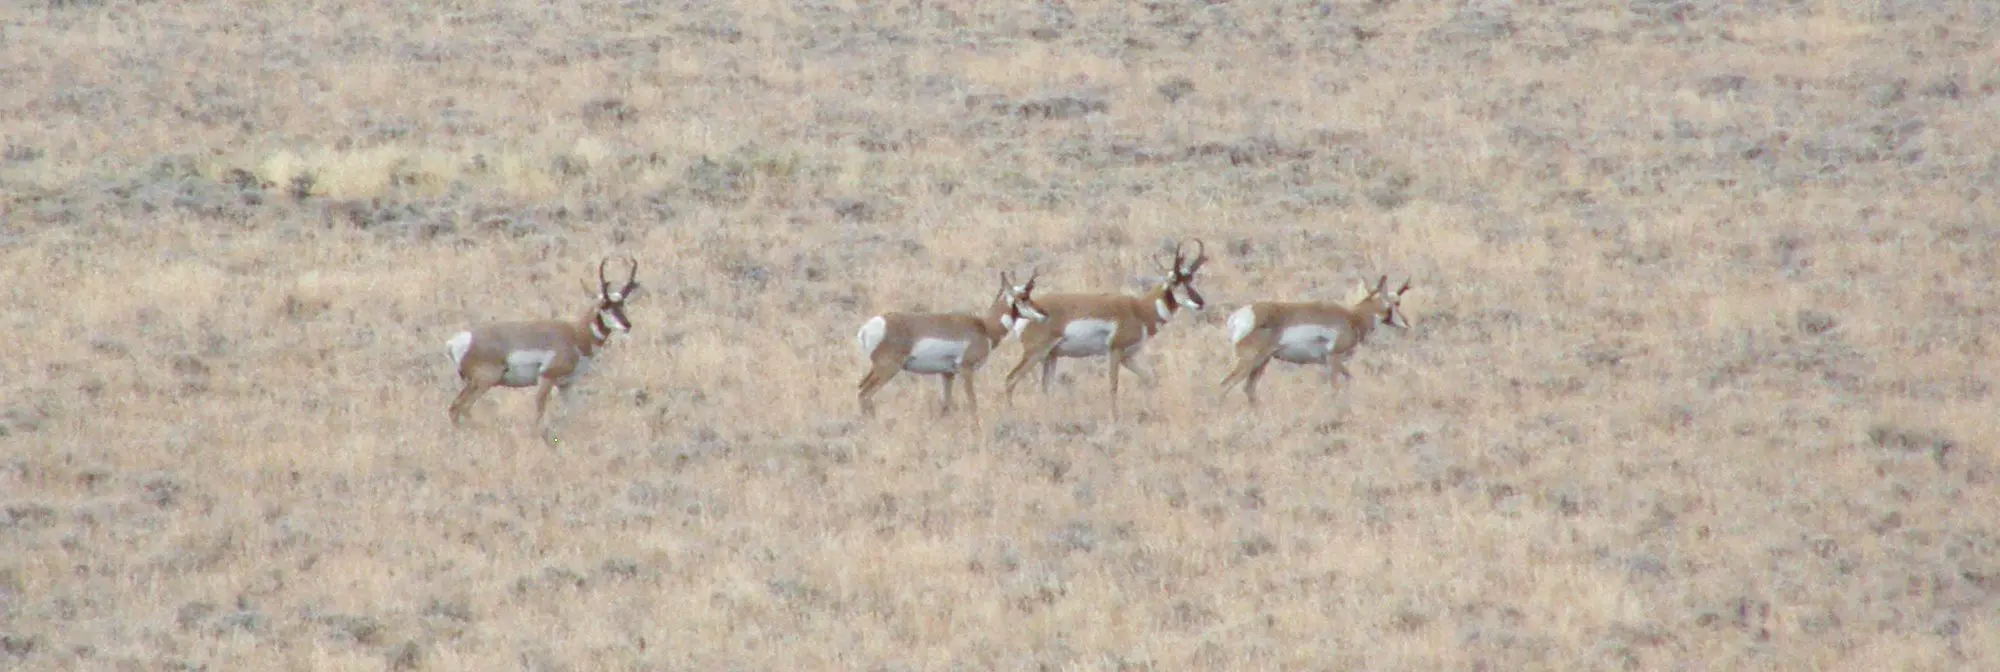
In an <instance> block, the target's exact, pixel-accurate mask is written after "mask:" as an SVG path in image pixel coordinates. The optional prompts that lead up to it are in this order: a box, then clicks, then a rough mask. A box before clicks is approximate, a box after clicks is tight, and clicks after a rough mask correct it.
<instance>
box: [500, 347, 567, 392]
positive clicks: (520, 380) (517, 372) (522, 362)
mask: <svg viewBox="0 0 2000 672" xmlns="http://www.w3.org/2000/svg"><path fill="white" fill-rule="evenodd" d="M555 359H556V351H554V350H515V351H513V352H510V353H507V372H506V373H504V374H501V376H500V382H501V384H503V385H506V386H508V387H527V386H529V385H534V384H535V383H536V382H537V381H539V380H541V377H542V370H543V369H547V368H549V362H553V361H555Z"/></svg>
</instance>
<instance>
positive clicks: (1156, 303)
mask: <svg viewBox="0 0 2000 672" xmlns="http://www.w3.org/2000/svg"><path fill="white" fill-rule="evenodd" d="M1153 310H1155V311H1157V312H1159V314H1160V319H1162V320H1171V319H1174V311H1173V309H1172V308H1169V307H1167V300H1166V299H1163V298H1162V299H1153Z"/></svg>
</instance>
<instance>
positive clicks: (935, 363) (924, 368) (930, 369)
mask: <svg viewBox="0 0 2000 672" xmlns="http://www.w3.org/2000/svg"><path fill="white" fill-rule="evenodd" d="M968 345H970V344H968V343H966V342H965V341H953V340H946V339H942V338H919V339H917V342H916V344H915V345H912V346H910V356H909V357H906V358H904V359H903V369H904V370H906V371H909V372H911V373H957V372H958V368H959V365H960V364H962V363H963V362H964V361H965V348H966V347H967V346H968Z"/></svg>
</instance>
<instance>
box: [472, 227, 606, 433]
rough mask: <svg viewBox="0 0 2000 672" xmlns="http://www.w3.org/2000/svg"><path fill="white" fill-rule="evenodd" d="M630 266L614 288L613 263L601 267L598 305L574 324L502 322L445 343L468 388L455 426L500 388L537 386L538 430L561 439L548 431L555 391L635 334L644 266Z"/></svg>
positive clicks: (598, 277) (533, 321)
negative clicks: (628, 311) (609, 269)
mask: <svg viewBox="0 0 2000 672" xmlns="http://www.w3.org/2000/svg"><path fill="white" fill-rule="evenodd" d="M627 260H628V261H629V262H630V264H629V269H630V272H628V273H626V275H625V284H624V285H623V286H621V287H617V288H613V287H612V286H611V281H610V280H608V279H606V278H605V277H604V267H605V265H606V264H608V263H610V262H611V260H610V259H608V258H607V259H604V260H603V261H600V262H598V264H597V300H596V303H595V304H593V305H592V306H591V308H590V311H589V312H587V313H584V314H583V315H582V316H581V317H579V318H577V319H576V320H574V321H568V322H565V321H562V320H530V321H520V322H498V323H491V324H486V325H483V326H480V327H478V328H476V329H472V330H470V331H461V332H458V334H457V335H455V336H452V337H451V340H449V341H446V342H445V348H446V350H447V351H448V352H450V353H451V361H452V362H453V363H454V364H457V365H458V377H459V380H461V381H463V382H464V385H465V386H464V388H462V389H460V390H459V391H458V398H457V399H455V400H453V401H452V402H451V423H452V425H453V426H458V425H459V424H460V421H461V420H462V419H463V418H464V417H465V414H466V411H467V410H468V409H470V408H471V406H472V403H473V402H475V401H478V400H479V397H480V396H481V395H484V394H486V391H487V390H490V389H493V388H494V387H495V386H501V385H504V386H507V387H535V388H537V389H536V391H535V427H536V428H537V429H538V430H540V431H541V435H542V438H543V440H545V441H549V442H551V443H553V442H554V441H555V439H554V438H553V437H551V436H550V435H549V432H548V429H547V428H546V427H544V426H543V424H542V418H543V416H544V415H546V412H547V410H548V404H549V391H550V390H551V389H555V388H560V389H562V390H563V391H564V392H565V394H564V395H563V396H565V397H567V396H568V395H567V394H566V392H567V391H568V389H569V386H570V384H571V383H574V382H575V381H576V380H577V378H578V377H579V376H581V375H583V374H584V373H585V372H586V371H588V370H589V369H590V360H591V358H592V357H593V356H595V355H596V354H597V351H598V350H599V349H601V348H603V347H604V344H605V342H606V341H608V340H610V338H611V337H612V336H613V335H615V334H617V333H619V332H629V331H631V330H632V321H631V320H629V319H626V317H625V302H627V301H630V300H632V297H633V296H635V295H637V294H638V293H639V261H638V260H636V259H630V258H629V257H628V258H627Z"/></svg>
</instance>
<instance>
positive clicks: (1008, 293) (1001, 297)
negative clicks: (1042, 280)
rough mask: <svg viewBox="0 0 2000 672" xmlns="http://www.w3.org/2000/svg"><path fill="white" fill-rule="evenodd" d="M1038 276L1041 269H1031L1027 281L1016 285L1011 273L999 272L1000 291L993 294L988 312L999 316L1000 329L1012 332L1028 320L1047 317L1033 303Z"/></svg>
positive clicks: (1037, 320) (1035, 320)
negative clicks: (991, 304)
mask: <svg viewBox="0 0 2000 672" xmlns="http://www.w3.org/2000/svg"><path fill="white" fill-rule="evenodd" d="M1038 277H1041V269H1039V268H1037V269H1033V270H1031V271H1029V274H1028V281H1027V282H1024V283H1021V284H1018V285H1017V284H1014V278H1013V275H1011V274H1009V273H1008V272H1006V271H1001V272H1000V292H999V293H998V294H995V295H994V296H993V306H992V308H991V309H990V310H989V311H988V312H989V314H992V315H998V316H999V320H1000V327H1001V328H1002V329H1005V330H1006V331H1008V332H1014V331H1018V330H1020V329H1021V328H1022V327H1025V326H1027V323H1029V322H1044V321H1047V320H1048V319H1049V314H1048V312H1047V311H1044V310H1042V307H1041V306H1038V305H1035V299H1034V293H1035V279H1036V278H1038Z"/></svg>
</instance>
